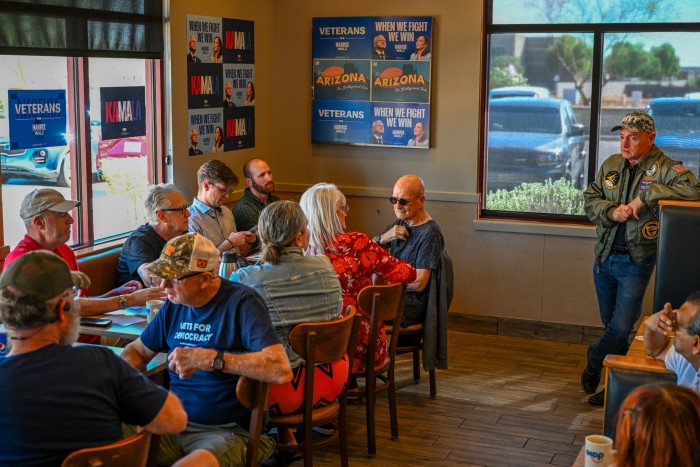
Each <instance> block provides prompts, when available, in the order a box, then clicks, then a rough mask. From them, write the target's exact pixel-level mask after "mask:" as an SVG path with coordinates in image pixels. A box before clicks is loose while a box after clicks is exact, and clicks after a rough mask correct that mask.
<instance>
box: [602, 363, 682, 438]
mask: <svg viewBox="0 0 700 467" xmlns="http://www.w3.org/2000/svg"><path fill="white" fill-rule="evenodd" d="M603 364H604V365H605V368H606V376H605V409H604V415H603V434H604V435H605V436H608V437H610V438H613V439H615V418H616V417H617V412H618V410H619V409H620V406H621V405H622V402H623V401H624V400H625V398H626V397H627V396H628V395H629V394H630V393H631V392H632V391H633V390H634V389H635V388H637V387H639V386H641V385H643V384H662V383H671V384H675V383H676V374H675V373H673V372H672V371H671V370H669V369H667V368H666V365H664V362H663V361H661V360H653V359H650V358H644V357H629V356H623V355H608V356H607V357H605V362H604V363H603Z"/></svg>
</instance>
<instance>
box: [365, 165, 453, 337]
mask: <svg viewBox="0 0 700 467" xmlns="http://www.w3.org/2000/svg"><path fill="white" fill-rule="evenodd" d="M389 202H390V203H391V204H392V205H393V206H394V214H396V217H397V219H396V221H394V223H393V224H391V225H390V226H388V227H387V228H386V229H385V230H384V232H383V233H382V234H381V235H377V236H376V237H375V238H374V241H375V242H377V243H378V244H379V245H381V246H383V247H388V248H389V250H390V252H391V255H392V256H394V257H395V258H398V259H400V260H403V261H406V262H407V263H409V264H411V265H412V266H414V267H415V268H416V280H415V281H413V282H411V283H410V284H408V287H407V293H406V302H405V305H404V316H403V320H402V321H401V325H402V326H404V327H406V326H411V325H413V324H418V323H422V322H424V321H425V313H426V307H427V290H426V289H427V287H428V284H430V277H431V275H432V274H433V272H435V270H437V268H438V267H439V266H440V255H441V254H442V250H443V249H444V248H445V240H444V238H443V236H442V231H441V230H440V226H439V225H438V224H437V222H435V221H434V220H433V218H432V217H430V214H428V212H427V211H426V210H425V186H424V184H423V180H421V179H420V177H418V176H417V175H404V176H403V177H401V178H399V179H398V180H397V182H396V184H395V185H394V191H393V193H392V195H391V198H389Z"/></svg>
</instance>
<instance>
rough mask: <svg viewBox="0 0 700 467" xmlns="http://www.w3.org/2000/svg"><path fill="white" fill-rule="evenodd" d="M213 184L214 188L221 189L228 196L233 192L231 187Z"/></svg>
mask: <svg viewBox="0 0 700 467" xmlns="http://www.w3.org/2000/svg"><path fill="white" fill-rule="evenodd" d="M211 186H213V187H214V188H218V190H219V191H221V192H222V193H223V194H224V195H226V196H230V195H231V193H233V190H231V189H229V188H221V187H220V186H219V185H215V184H213V183H212V184H211Z"/></svg>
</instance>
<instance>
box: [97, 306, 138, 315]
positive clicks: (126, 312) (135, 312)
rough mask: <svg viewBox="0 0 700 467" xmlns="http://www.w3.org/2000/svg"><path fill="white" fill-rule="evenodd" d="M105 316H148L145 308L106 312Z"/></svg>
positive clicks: (136, 307)
mask: <svg viewBox="0 0 700 467" xmlns="http://www.w3.org/2000/svg"><path fill="white" fill-rule="evenodd" d="M105 314H106V315H110V316H140V315H143V316H146V315H147V314H148V310H147V309H146V307H145V306H130V307H128V308H124V309H123V310H114V311H108V312H107V313H105Z"/></svg>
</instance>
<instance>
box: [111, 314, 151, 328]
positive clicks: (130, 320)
mask: <svg viewBox="0 0 700 467" xmlns="http://www.w3.org/2000/svg"><path fill="white" fill-rule="evenodd" d="M110 319H111V320H112V323H113V324H119V325H121V326H129V325H132V324H136V323H143V322H144V321H146V318H141V317H140V316H113V317H112V318H110Z"/></svg>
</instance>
